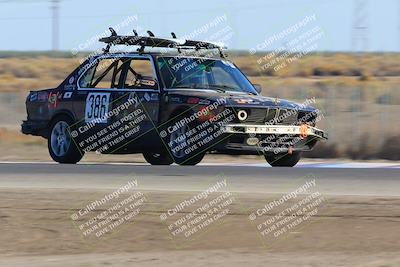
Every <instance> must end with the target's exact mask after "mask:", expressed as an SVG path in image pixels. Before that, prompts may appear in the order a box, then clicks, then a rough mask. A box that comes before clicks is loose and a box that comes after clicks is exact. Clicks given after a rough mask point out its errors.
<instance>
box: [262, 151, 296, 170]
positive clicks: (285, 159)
mask: <svg viewBox="0 0 400 267" xmlns="http://www.w3.org/2000/svg"><path fill="white" fill-rule="evenodd" d="M264 157H265V159H266V160H267V162H268V163H269V165H271V166H272V167H293V166H295V165H296V164H297V163H298V162H299V160H300V158H301V152H293V153H292V154H266V155H264Z"/></svg>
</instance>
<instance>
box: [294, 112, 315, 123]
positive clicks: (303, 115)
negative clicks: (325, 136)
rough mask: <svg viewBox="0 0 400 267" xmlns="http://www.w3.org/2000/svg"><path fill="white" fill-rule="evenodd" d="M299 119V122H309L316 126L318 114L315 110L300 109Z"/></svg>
mask: <svg viewBox="0 0 400 267" xmlns="http://www.w3.org/2000/svg"><path fill="white" fill-rule="evenodd" d="M297 120H298V122H299V124H303V123H308V124H310V125H311V126H315V124H316V120H317V114H316V113H315V112H307V111H300V112H299V115H298V117H297Z"/></svg>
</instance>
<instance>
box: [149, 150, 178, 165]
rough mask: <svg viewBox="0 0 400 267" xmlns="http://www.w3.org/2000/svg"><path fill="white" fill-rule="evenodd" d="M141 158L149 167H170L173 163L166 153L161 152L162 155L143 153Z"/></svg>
mask: <svg viewBox="0 0 400 267" xmlns="http://www.w3.org/2000/svg"><path fill="white" fill-rule="evenodd" d="M143 157H144V159H145V160H146V161H147V162H148V163H150V164H151V165H171V164H172V163H174V161H173V159H172V158H171V157H170V155H169V154H168V152H163V153H151V152H144V153H143Z"/></svg>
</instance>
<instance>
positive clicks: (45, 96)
mask: <svg viewBox="0 0 400 267" xmlns="http://www.w3.org/2000/svg"><path fill="white" fill-rule="evenodd" d="M48 96H49V95H48V94H47V92H38V96H37V99H38V101H47V99H48Z"/></svg>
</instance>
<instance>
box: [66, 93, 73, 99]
mask: <svg viewBox="0 0 400 267" xmlns="http://www.w3.org/2000/svg"><path fill="white" fill-rule="evenodd" d="M71 97H72V92H65V93H64V99H67V98H71Z"/></svg>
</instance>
